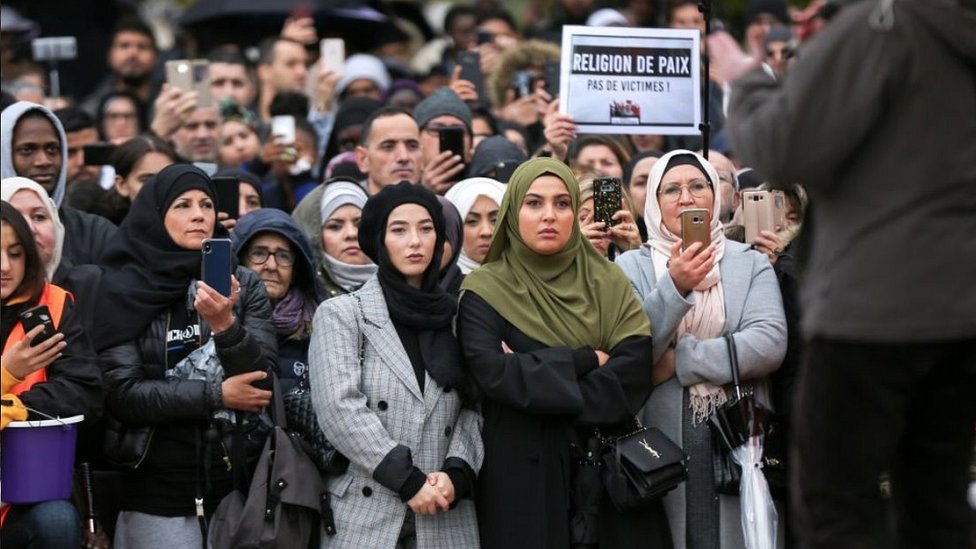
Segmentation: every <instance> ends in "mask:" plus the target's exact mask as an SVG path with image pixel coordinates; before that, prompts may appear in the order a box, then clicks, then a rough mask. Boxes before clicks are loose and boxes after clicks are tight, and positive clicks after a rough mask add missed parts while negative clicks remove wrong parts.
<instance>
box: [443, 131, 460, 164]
mask: <svg viewBox="0 0 976 549" xmlns="http://www.w3.org/2000/svg"><path fill="white" fill-rule="evenodd" d="M438 133H439V134H440V145H441V149H440V150H441V152H444V151H451V152H452V153H454V154H456V155H458V156H460V157H461V158H464V128H441V129H439V130H438Z"/></svg>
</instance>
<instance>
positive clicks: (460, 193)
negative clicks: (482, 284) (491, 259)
mask: <svg viewBox="0 0 976 549" xmlns="http://www.w3.org/2000/svg"><path fill="white" fill-rule="evenodd" d="M504 195H505V185H504V184H502V183H500V182H499V181H497V180H495V179H491V178H488V177H471V178H468V179H464V180H461V181H459V182H457V183H456V184H455V185H454V186H453V187H451V188H450V189H448V190H447V192H446V193H444V198H446V199H448V200H449V201H450V202H451V204H454V207H455V208H457V211H458V213H459V214H461V224H462V225H463V224H464V219H465V218H466V217H468V212H469V211H471V207H472V206H474V203H475V202H477V201H478V197H479V196H487V197H488V198H490V199H492V200H494V201H495V204H499V205H500V204H501V203H502V197H503V196H504ZM457 265H458V267H459V268H460V269H461V272H462V273H464V274H468V273H470V272H471V271H473V270H475V269H477V268H478V267H480V266H481V263H478V262H477V261H475V260H473V259H471V258H470V257H468V254H466V253H464V246H461V255H460V256H458V260H457Z"/></svg>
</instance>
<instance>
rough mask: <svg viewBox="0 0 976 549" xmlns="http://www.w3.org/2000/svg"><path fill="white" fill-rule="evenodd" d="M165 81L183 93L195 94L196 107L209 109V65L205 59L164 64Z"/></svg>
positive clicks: (182, 60) (177, 60) (181, 60)
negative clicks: (192, 92) (190, 92)
mask: <svg viewBox="0 0 976 549" xmlns="http://www.w3.org/2000/svg"><path fill="white" fill-rule="evenodd" d="M166 81H167V82H169V85H170V86H173V87H176V88H179V89H181V90H183V91H195V92H197V107H209V106H210V105H211V99H210V64H209V63H208V62H207V60H206V59H176V60H173V61H167V62H166Z"/></svg>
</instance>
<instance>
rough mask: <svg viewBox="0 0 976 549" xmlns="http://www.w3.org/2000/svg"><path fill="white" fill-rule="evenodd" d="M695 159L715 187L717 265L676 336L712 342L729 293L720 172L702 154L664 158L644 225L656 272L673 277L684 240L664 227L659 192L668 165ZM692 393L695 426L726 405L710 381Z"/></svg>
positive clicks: (651, 184)
mask: <svg viewBox="0 0 976 549" xmlns="http://www.w3.org/2000/svg"><path fill="white" fill-rule="evenodd" d="M683 155H689V156H692V157H693V158H694V160H695V162H696V163H697V164H698V167H699V169H701V170H702V172H703V173H704V174H705V175H706V176H707V177H708V180H709V181H710V182H711V184H712V194H713V195H714V197H715V198H714V201H713V202H712V217H711V220H710V229H711V240H712V243H713V244H714V245H715V266H714V267H712V270H711V271H709V272H708V274H707V275H705V278H704V279H703V280H702V281H701V283H700V284H698V286H696V287H695V288H694V290H692V293H693V294H694V301H695V304H694V305H692V307H691V309H690V310H689V311H688V313H687V314H685V316H684V318H683V319H682V321H681V323H680V324H679V325H678V330H677V333H676V335H675V337H678V338H680V337H681V335H682V334H684V333H685V332H688V333H691V334H692V335H694V336H695V337H697V338H698V339H712V338H715V337H719V336H720V335H722V332H723V331H724V330H725V291H724V290H723V288H722V273H721V270H720V269H719V262H720V261H721V260H722V257H723V256H724V255H725V232H724V231H723V230H722V222H721V221H720V220H719V218H718V215H717V214H718V212H719V211H721V209H720V206H721V204H720V200H721V196H722V193H721V192H718V189H719V179H718V172H716V171H715V168H714V167H713V166H712V165H711V164H710V163H709V162H708V161H707V160H705V159H704V158H703V157H702V156H701V155H699V154H697V153H695V152H692V151H689V150H684V149H678V150H675V151H671V152H669V153H668V154H666V155H664V156H662V157H661V158H660V160H658V161H657V162H656V163H655V164H654V167H653V168H651V173H650V175H649V176H648V178H647V201H646V202H645V204H644V223H645V224H646V225H647V246H648V247H650V249H651V258H652V260H653V262H654V272H655V273H661V274H660V275H659V276H669V275H668V269H667V264H668V260H669V259H670V257H671V246H673V245H674V243H675V242H678V241H679V240H681V236H680V235H675V234H674V233H672V232H671V231H669V230H668V228H667V227H665V226H664V221H663V219H662V215H661V206H660V204H658V194H657V192H658V189H659V188H660V186H661V180H662V179H664V175H665V173H667V168H668V164H669V163H670V162H671V159H672V158H674V157H676V156H683ZM689 391H690V392H691V399H690V400H691V407H692V410H693V412H694V423H695V424H698V423H701V422H702V421H704V420H705V419H707V418H708V416H709V415H711V413H712V412H713V411H714V410H715V408H716V407H718V406H720V405H721V404H722V403H724V402H725V400H726V396H725V391H724V390H723V389H722V388H721V387H717V386H715V385H713V384H711V383H709V382H703V383H699V384H697V385H693V386H691V387H690V388H689Z"/></svg>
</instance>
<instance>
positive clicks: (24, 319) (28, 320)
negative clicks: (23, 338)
mask: <svg viewBox="0 0 976 549" xmlns="http://www.w3.org/2000/svg"><path fill="white" fill-rule="evenodd" d="M20 323H21V324H22V325H23V326H24V333H27V332H29V331H31V330H33V329H34V328H36V327H38V326H44V331H42V332H41V333H39V334H37V337H35V338H34V339H33V340H32V341H31V347H34V346H36V345H40V344H41V343H44V342H45V341H47V340H48V339H51V338H52V337H53V336H54V334H56V333H58V331H57V330H56V329H55V328H54V322H53V321H52V320H51V311H49V310H48V308H47V305H38V306H37V307H33V308H30V309H27V310H26V311H24V312H22V313H20Z"/></svg>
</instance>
